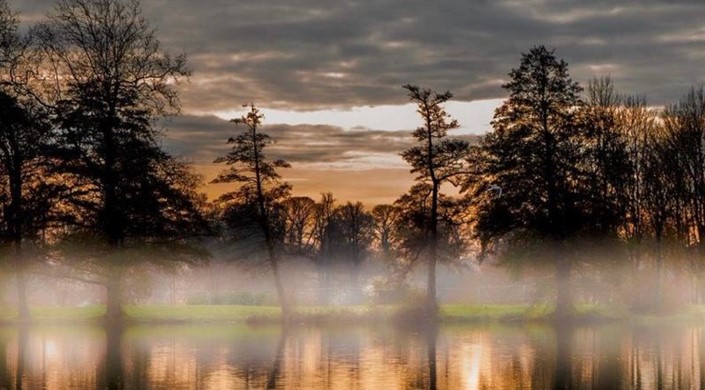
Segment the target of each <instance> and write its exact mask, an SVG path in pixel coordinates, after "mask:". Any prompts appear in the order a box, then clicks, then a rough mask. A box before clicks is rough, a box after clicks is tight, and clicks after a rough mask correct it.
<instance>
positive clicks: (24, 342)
mask: <svg viewBox="0 0 705 390" xmlns="http://www.w3.org/2000/svg"><path fill="white" fill-rule="evenodd" d="M28 355H29V330H28V329H27V328H26V327H24V326H20V327H19V330H18V333H17V373H16V375H15V389H17V390H21V389H22V385H23V383H22V379H23V378H24V376H25V373H24V372H25V368H26V361H27V356H28ZM8 388H9V387H8Z"/></svg>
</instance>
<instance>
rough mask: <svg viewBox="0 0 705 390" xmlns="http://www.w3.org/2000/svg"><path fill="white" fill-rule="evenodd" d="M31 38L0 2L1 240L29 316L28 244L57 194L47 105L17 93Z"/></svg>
mask: <svg viewBox="0 0 705 390" xmlns="http://www.w3.org/2000/svg"><path fill="white" fill-rule="evenodd" d="M29 43H30V40H29V39H28V38H27V37H22V36H20V34H19V32H18V21H17V19H16V16H15V14H14V13H12V11H11V10H10V9H9V7H8V5H7V3H6V2H5V1H0V75H1V77H2V79H1V80H0V174H1V175H2V176H1V178H2V179H1V180H0V183H1V184H2V193H1V195H0V196H1V199H2V203H3V207H2V211H0V214H2V222H3V223H2V229H0V230H2V233H1V238H2V240H3V241H4V242H5V243H6V244H8V246H10V247H11V248H10V251H11V255H10V257H11V259H12V261H11V264H12V266H13V268H14V270H15V272H16V275H17V295H18V303H19V310H18V311H19V317H20V319H23V320H27V319H29V308H28V304H27V291H26V274H27V268H28V267H27V263H28V261H27V260H28V256H26V253H25V252H26V250H25V248H23V247H24V246H27V245H26V243H34V244H37V243H38V241H39V235H40V232H41V231H42V229H44V228H45V227H46V222H47V220H46V215H47V213H48V209H50V208H52V204H53V202H54V201H55V199H56V197H55V196H53V195H55V194H56V191H55V190H56V188H57V187H58V186H57V185H55V184H51V183H50V181H51V180H50V179H49V177H48V176H49V172H48V169H47V167H48V164H47V161H46V158H45V156H44V154H45V148H46V145H47V144H48V142H49V135H50V127H49V123H48V117H47V115H46V114H47V113H46V110H44V109H43V108H42V107H41V106H39V105H38V104H36V102H34V101H33V100H32V99H28V98H27V96H23V95H21V94H20V93H18V92H21V91H23V90H24V89H26V87H27V86H26V85H23V84H21V82H22V81H23V80H21V79H17V78H16V77H15V74H16V73H18V72H19V71H20V70H21V69H24V68H25V67H26V61H27V58H26V57H27V53H28V50H27V49H28V45H29Z"/></svg>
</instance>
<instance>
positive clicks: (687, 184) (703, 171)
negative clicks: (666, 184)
mask: <svg viewBox="0 0 705 390" xmlns="http://www.w3.org/2000/svg"><path fill="white" fill-rule="evenodd" d="M662 119H663V126H664V131H665V133H666V137H667V138H668V141H667V142H669V143H670V145H668V149H667V151H666V154H667V155H666V156H665V157H664V159H665V161H662V163H669V164H668V165H666V164H660V166H659V164H658V163H655V164H656V166H654V167H653V169H658V171H659V173H660V174H662V175H665V176H667V177H666V178H664V179H663V180H666V179H669V180H675V181H676V183H675V186H674V187H671V188H670V191H669V192H668V193H667V195H668V196H669V197H670V198H671V199H675V200H677V201H678V202H676V203H675V204H673V205H672V207H675V208H676V209H677V210H676V213H677V218H676V220H675V221H674V222H675V223H676V224H677V225H684V226H683V228H681V229H683V230H685V231H686V232H688V233H687V236H685V237H683V239H684V244H685V245H686V246H688V247H690V248H692V249H693V250H694V251H695V256H692V257H691V258H692V259H693V260H692V261H691V272H692V274H693V275H695V278H694V281H695V283H696V287H695V290H696V294H695V299H696V300H697V301H699V300H700V299H702V298H701V296H702V295H703V293H702V291H701V288H700V286H699V284H700V283H699V279H700V278H702V273H703V268H702V264H701V263H702V261H703V258H705V240H703V239H702V237H703V235H705V89H704V88H703V87H699V88H692V89H691V90H690V92H688V94H686V95H685V96H684V97H683V98H681V99H680V101H678V102H677V103H676V104H673V105H671V106H669V107H667V108H666V110H665V112H664V113H663V116H662ZM670 163H672V164H670ZM653 176H654V175H652V178H653ZM652 190H657V189H656V188H652ZM658 190H659V191H661V189H658ZM663 191H666V189H663ZM679 230H680V229H679Z"/></svg>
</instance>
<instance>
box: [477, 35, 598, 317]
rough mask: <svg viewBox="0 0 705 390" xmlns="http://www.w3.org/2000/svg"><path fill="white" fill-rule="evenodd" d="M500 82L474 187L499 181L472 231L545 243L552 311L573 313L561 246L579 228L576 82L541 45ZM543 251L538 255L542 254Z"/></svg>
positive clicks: (581, 182)
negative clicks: (503, 96)
mask: <svg viewBox="0 0 705 390" xmlns="http://www.w3.org/2000/svg"><path fill="white" fill-rule="evenodd" d="M509 77H510V81H509V82H508V83H507V84H505V85H504V86H503V87H504V88H505V89H506V90H507V91H508V92H509V98H508V99H507V100H505V101H504V103H503V104H502V106H501V107H500V108H498V109H497V111H496V112H495V117H494V120H493V122H492V126H493V131H492V132H490V133H489V134H488V135H487V136H486V137H485V138H484V139H483V141H482V143H481V145H480V147H479V148H478V150H477V152H478V153H479V154H480V158H478V159H477V161H482V166H481V167H479V169H478V172H480V179H479V180H478V181H477V182H475V186H476V190H478V189H479V190H483V189H488V188H490V186H498V187H499V188H501V189H502V195H501V197H499V198H498V199H495V200H494V201H492V202H485V201H479V200H478V201H477V202H475V203H476V204H475V206H476V207H477V209H478V213H477V223H476V226H475V229H476V236H477V237H478V238H480V240H481V241H482V242H483V243H484V244H485V245H488V244H490V243H502V244H504V245H508V246H511V247H513V248H515V249H516V248H522V247H526V246H527V244H532V245H536V244H537V243H540V242H545V241H548V243H549V248H548V252H549V254H548V257H549V258H550V259H551V262H552V263H553V265H554V267H555V278H556V294H557V304H556V315H557V316H558V317H566V316H569V315H570V313H571V312H572V294H571V288H570V278H571V269H572V267H571V262H570V259H569V258H567V253H566V251H565V244H566V243H567V241H568V240H569V239H570V238H572V237H575V235H576V234H578V233H579V232H580V231H581V230H582V229H583V228H584V227H585V226H583V222H584V221H586V219H587V217H586V216H585V215H584V208H583V207H582V204H583V203H584V202H585V194H584V193H582V192H581V190H582V189H584V188H586V187H587V186H588V185H587V184H586V179H587V176H586V175H585V172H584V169H581V168H584V161H581V159H582V158H584V154H583V151H582V150H581V149H580V148H581V145H582V144H583V143H584V141H585V140H584V139H583V134H582V133H581V131H580V130H579V128H578V127H577V126H576V123H575V113H576V110H577V109H578V108H579V107H580V106H582V104H583V103H582V101H581V100H580V98H579V94H580V92H581V90H582V89H581V87H580V86H579V85H578V83H576V82H574V81H573V80H572V79H571V78H570V76H569V74H568V65H567V64H566V62H565V61H563V60H559V59H557V58H556V56H555V55H554V52H553V51H552V50H548V49H547V48H545V47H544V46H537V47H534V48H532V49H531V50H530V51H529V52H528V53H525V54H523V55H522V58H521V61H520V65H519V67H518V68H516V69H513V70H512V71H511V72H510V73H509ZM542 257H543V256H542Z"/></svg>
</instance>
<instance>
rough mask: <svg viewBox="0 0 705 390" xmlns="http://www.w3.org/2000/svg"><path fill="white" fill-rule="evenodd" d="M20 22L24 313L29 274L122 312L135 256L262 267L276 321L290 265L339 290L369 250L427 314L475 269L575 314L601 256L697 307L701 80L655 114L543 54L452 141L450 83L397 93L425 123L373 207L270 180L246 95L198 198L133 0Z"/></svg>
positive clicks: (13, 242)
mask: <svg viewBox="0 0 705 390" xmlns="http://www.w3.org/2000/svg"><path fill="white" fill-rule="evenodd" d="M19 27H20V26H19V22H18V19H17V15H16V14H14V13H13V12H12V10H11V9H10V8H9V6H8V5H7V3H6V1H4V0H0V73H1V74H2V82H1V84H0V87H1V88H0V203H1V206H2V207H0V239H1V240H2V243H3V246H2V251H3V255H4V256H3V258H4V259H5V261H4V262H3V264H4V265H5V266H6V269H8V270H11V271H12V272H13V273H14V275H15V278H16V281H17V282H16V286H17V297H18V302H19V304H18V309H19V314H20V317H21V318H23V319H29V310H28V304H27V291H26V288H27V287H26V285H27V278H28V276H29V275H31V274H33V273H43V274H48V275H50V276H54V277H66V278H72V279H75V280H80V281H82V282H86V283H92V284H98V285H101V286H104V287H105V289H106V291H107V301H106V302H107V305H106V307H107V308H106V318H107V319H108V320H119V319H120V318H121V317H122V316H123V315H124V314H123V312H122V309H121V298H120V297H121V289H122V284H123V282H124V280H125V278H128V277H129V276H130V272H131V268H132V267H133V266H134V265H136V264H139V263H142V262H145V261H149V262H155V263H159V264H160V265H162V266H164V267H174V266H175V264H180V263H183V262H189V263H197V262H200V261H204V260H207V259H208V258H209V257H210V256H211V255H212V253H213V252H214V251H217V252H218V253H221V254H226V255H225V256H226V257H227V258H229V259H233V260H236V261H251V262H256V263H261V264H263V265H265V266H266V267H267V268H269V269H270V270H271V272H272V275H273V278H274V285H275V287H276V292H277V297H278V301H279V303H280V305H281V307H282V314H283V318H285V319H287V318H290V317H291V315H292V310H293V309H292V306H293V305H294V302H293V300H292V297H291V294H290V293H288V292H287V286H286V285H285V283H284V281H283V277H282V272H284V271H283V268H282V263H283V262H285V261H287V260H291V259H299V260H302V259H305V260H306V261H309V262H311V263H312V264H314V265H315V267H316V270H317V274H318V282H319V284H320V286H321V287H322V289H321V291H324V292H325V291H327V290H328V289H330V288H333V286H332V283H333V280H334V278H333V276H334V275H333V274H334V272H335V271H334V270H335V267H334V266H335V265H336V264H339V263H345V264H347V265H348V266H349V267H348V269H347V272H348V275H347V277H348V278H349V279H350V281H351V285H352V286H356V285H358V283H357V282H358V279H359V272H360V269H361V265H362V264H363V263H364V262H366V261H368V260H370V259H373V258H376V259H379V260H381V261H383V262H384V264H386V265H387V267H388V272H387V282H388V284H389V285H392V286H395V285H396V286H398V285H400V284H401V283H403V281H404V280H405V279H406V277H407V275H408V273H409V271H410V270H411V269H412V267H414V266H415V265H417V264H423V265H424V266H425V267H426V268H425V269H426V270H427V276H428V278H427V286H426V298H425V300H424V303H423V307H424V309H425V310H427V311H428V312H429V313H434V312H435V311H436V310H437V309H438V305H437V296H436V295H437V294H436V290H437V288H436V280H437V277H436V266H437V264H438V263H439V262H440V263H454V262H455V263H463V262H468V261H474V260H476V259H477V260H479V261H485V260H486V259H490V261H493V262H497V263H499V264H503V265H505V266H508V267H518V268H522V267H524V268H542V267H547V269H550V270H552V272H553V273H554V275H555V298H556V316H557V317H568V316H570V315H572V305H573V303H574V301H575V296H574V295H575V294H573V291H574V288H573V282H574V281H575V280H576V279H577V278H578V274H585V273H586V272H587V273H589V272H592V271H594V269H592V268H590V267H591V265H592V264H593V263H594V262H595V261H597V260H600V261H606V260H605V259H607V260H609V261H612V262H615V263H619V264H621V265H627V266H628V267H631V268H630V269H633V270H634V271H635V272H639V273H646V274H649V275H652V274H653V275H654V278H653V281H652V282H653V289H652V290H653V298H654V302H660V301H661V300H662V299H663V296H664V294H663V280H664V277H665V276H664V274H665V273H667V272H668V270H669V269H674V267H679V268H680V269H687V271H688V273H689V274H690V275H691V276H692V283H693V296H692V299H693V300H695V301H700V300H701V299H702V297H703V296H705V295H704V294H703V292H705V289H703V288H702V287H701V285H702V282H701V280H702V279H703V275H705V273H704V272H703V271H704V270H703V267H702V265H701V263H702V262H703V256H705V253H703V250H702V249H703V248H704V247H705V243H703V240H701V238H700V237H701V234H703V233H705V148H704V147H703V142H704V140H705V92H704V90H703V88H702V87H700V88H693V89H691V90H690V92H688V93H687V94H686V95H684V97H683V98H682V99H681V100H680V101H678V102H676V103H674V104H672V105H669V106H667V107H665V108H664V109H655V108H651V107H649V106H648V105H647V102H646V99H645V98H643V97H640V96H631V95H623V94H619V93H617V92H616V91H615V89H614V85H613V83H612V81H611V80H610V79H609V78H599V79H594V80H592V81H590V82H589V83H588V85H587V88H585V89H583V87H581V86H580V84H579V83H577V82H575V81H573V80H572V79H571V77H570V75H569V73H568V65H567V63H566V62H565V61H563V60H561V59H559V58H557V57H556V55H555V53H554V51H553V50H549V49H547V48H546V47H544V46H536V47H533V48H531V49H530V50H529V51H528V52H527V53H524V54H522V55H521V59H520V63H519V66H518V67H517V68H514V69H512V70H511V72H510V73H509V75H508V76H509V79H508V80H509V81H508V82H507V83H506V84H505V85H504V86H503V88H504V89H505V91H506V92H507V93H508V95H509V97H508V98H507V99H506V100H505V101H504V103H503V104H502V106H501V107H499V108H498V109H497V110H496V112H495V116H494V120H493V121H492V123H491V124H492V130H491V131H490V132H489V133H487V134H486V135H484V136H483V137H482V138H481V141H480V142H479V143H476V144H471V143H469V142H468V141H466V140H463V139H460V138H457V137H456V138H453V137H452V136H451V132H452V131H453V130H455V129H457V128H459V124H458V122H457V121H456V120H454V119H453V118H451V116H450V115H449V114H448V113H447V112H446V111H445V109H444V104H445V103H446V102H448V101H449V100H450V99H452V97H453V96H452V94H451V93H450V92H444V93H438V92H435V91H433V90H431V89H425V88H421V87H419V86H417V85H413V84H408V85H405V86H404V87H403V88H404V90H405V91H406V93H407V95H408V98H409V100H410V101H411V102H412V103H413V104H415V105H416V107H417V112H418V114H419V123H420V125H419V127H418V128H417V129H416V130H414V131H413V132H412V133H411V137H413V139H414V140H415V141H416V142H415V144H414V146H412V147H410V148H409V149H407V150H405V151H403V152H401V157H402V158H403V159H404V160H405V161H406V162H407V163H408V164H409V166H410V168H411V169H410V170H411V173H413V174H414V175H415V183H414V185H413V186H412V187H411V188H410V189H409V190H408V192H406V193H405V194H402V195H401V196H400V197H399V198H398V199H397V200H396V201H395V202H394V203H393V204H383V205H377V206H374V207H373V208H371V209H366V208H365V207H364V206H363V204H362V203H360V202H346V203H344V204H338V203H337V202H336V200H335V198H334V195H333V194H332V193H323V194H322V195H321V198H320V199H318V200H314V199H311V198H309V197H301V196H294V195H293V194H292V186H291V185H290V184H288V183H286V182H285V181H283V180H282V176H281V170H283V169H286V168H288V167H290V164H289V163H288V162H286V161H283V160H278V159H272V158H269V157H268V154H267V152H268V150H267V147H268V146H270V145H271V144H272V142H273V140H272V139H271V138H270V137H269V136H268V135H267V134H266V133H264V132H263V131H262V130H263V124H264V114H263V113H262V112H261V111H260V110H259V109H258V108H257V107H256V106H255V105H254V104H249V105H247V106H245V107H246V109H247V111H246V112H245V114H243V115H242V116H241V117H239V118H236V119H233V120H232V122H233V125H234V126H236V127H235V129H236V130H237V131H239V132H237V133H236V134H235V135H234V136H233V137H231V138H230V139H228V140H227V143H228V144H229V145H230V146H231V149H230V151H229V152H228V153H227V154H226V155H225V156H222V157H219V158H217V159H216V160H215V163H219V164H224V165H225V169H224V170H223V171H222V172H221V173H220V174H219V175H218V176H217V177H216V178H215V179H214V180H213V182H214V183H231V184H232V191H230V192H227V193H225V194H224V195H222V196H221V197H220V198H219V199H217V200H215V201H213V202H208V201H207V200H206V198H205V196H204V195H203V194H200V193H199V192H198V188H200V187H201V185H202V180H203V179H202V178H201V177H200V176H199V175H196V174H195V173H194V172H193V171H192V169H191V167H190V166H189V164H188V163H187V162H186V161H184V160H182V159H180V158H178V157H176V156H173V155H171V154H170V153H168V152H167V151H166V150H164V149H163V148H162V147H161V145H160V140H161V139H162V137H163V131H162V129H161V128H160V125H159V123H160V122H159V119H161V118H164V117H169V116H172V115H177V114H178V113H179V110H180V103H179V99H178V92H177V88H178V85H179V84H180V83H182V82H183V81H185V80H187V79H188V77H189V75H190V73H191V70H190V69H189V67H188V63H187V58H186V55H184V54H176V55H174V54H172V53H169V52H167V51H165V50H164V49H162V47H161V46H160V42H159V40H158V39H157V38H156V35H155V34H156V33H155V31H154V30H153V28H152V27H151V26H150V25H149V23H148V21H147V20H146V19H145V18H144V17H143V15H142V12H141V9H140V5H139V3H138V1H136V0H58V1H57V2H56V5H55V7H54V8H53V10H52V11H51V12H49V13H48V14H47V16H46V18H45V20H44V21H42V22H40V23H38V24H36V25H34V26H32V27H31V28H30V29H29V30H28V32H26V33H21V32H20V29H19ZM234 131H235V130H234ZM451 188H454V190H451ZM214 248H215V249H214ZM588 253H589V255H587V254H588ZM645 270H646V271H649V272H646V271H645ZM651 271H653V272H651ZM324 294H325V293H324ZM352 294H353V295H356V296H358V298H361V294H362V292H361V291H360V290H359V289H357V290H354V291H352ZM320 300H321V301H322V302H325V300H326V296H321V297H320Z"/></svg>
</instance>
